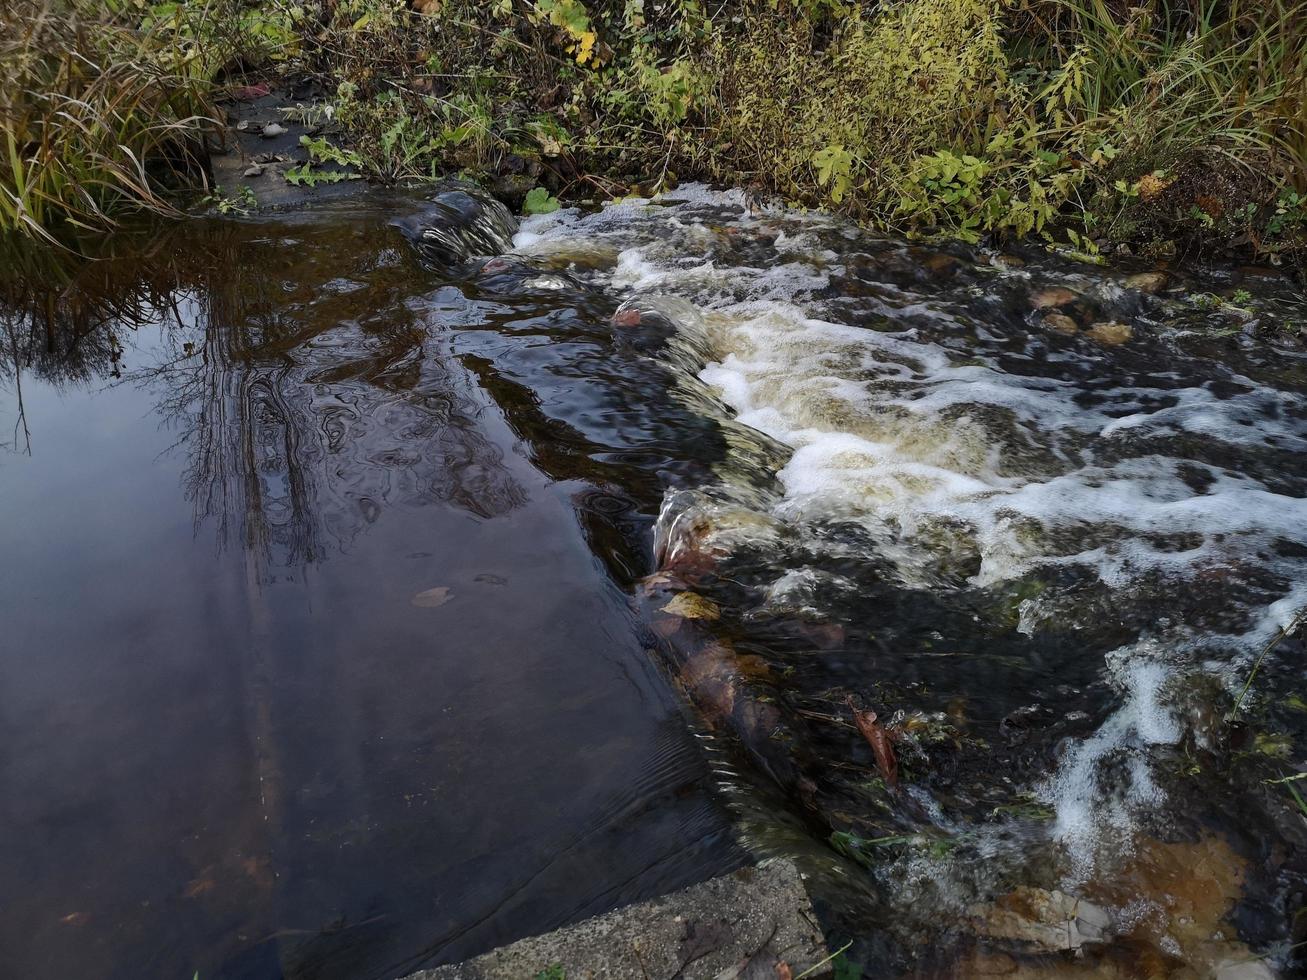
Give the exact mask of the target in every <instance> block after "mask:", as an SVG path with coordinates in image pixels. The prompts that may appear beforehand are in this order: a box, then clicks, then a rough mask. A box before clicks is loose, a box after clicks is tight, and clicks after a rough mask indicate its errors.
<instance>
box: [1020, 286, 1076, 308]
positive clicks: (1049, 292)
mask: <svg viewBox="0 0 1307 980" xmlns="http://www.w3.org/2000/svg"><path fill="white" fill-rule="evenodd" d="M1079 296H1080V294H1079V293H1077V292H1075V291H1074V290H1071V289H1067V288H1066V287H1065V286H1051V287H1049V288H1048V289H1041V290H1039V291H1038V292H1034V293H1031V294H1030V305H1031V306H1033V307H1034V308H1035V309H1037V310H1049V309H1054V308H1056V307H1059V306H1068V305H1070V304H1071V303H1074V302H1075V301H1076V300H1077V299H1079Z"/></svg>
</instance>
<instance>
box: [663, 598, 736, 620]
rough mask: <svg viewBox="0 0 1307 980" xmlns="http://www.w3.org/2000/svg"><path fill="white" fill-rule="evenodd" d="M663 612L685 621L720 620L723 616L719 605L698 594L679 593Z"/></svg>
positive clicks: (664, 607)
mask: <svg viewBox="0 0 1307 980" xmlns="http://www.w3.org/2000/svg"><path fill="white" fill-rule="evenodd" d="M661 611H662V612H665V613H671V614H672V615H673V616H681V617H684V618H685V619H720V618H721V615H722V611H721V608H720V607H719V606H718V605H717V603H715V602H713V601H712V600H711V599H705V598H704V597H703V596H701V595H699V594H698V593H696V592H680V593H677V594H676V595H675V596H673V597H672V601H671V602H669V603H667V605H665V606H663V608H662V610H661Z"/></svg>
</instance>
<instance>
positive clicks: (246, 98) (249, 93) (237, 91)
mask: <svg viewBox="0 0 1307 980" xmlns="http://www.w3.org/2000/svg"><path fill="white" fill-rule="evenodd" d="M271 91H272V89H271V88H269V87H268V83H267V82H259V84H257V85H240V86H238V87H236V88H234V89H232V90H231V97H232V98H233V99H236V100H237V101H238V102H253V101H254V100H255V99H261V98H263V97H264V96H265V95H267V94H269V93H270V92H271Z"/></svg>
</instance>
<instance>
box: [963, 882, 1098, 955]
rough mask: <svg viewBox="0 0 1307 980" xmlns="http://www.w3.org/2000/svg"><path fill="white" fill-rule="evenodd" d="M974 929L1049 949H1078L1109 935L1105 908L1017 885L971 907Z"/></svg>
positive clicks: (993, 936) (1073, 898)
mask: <svg viewBox="0 0 1307 980" xmlns="http://www.w3.org/2000/svg"><path fill="white" fill-rule="evenodd" d="M972 912H973V915H974V916H976V921H975V930H976V932H977V933H978V934H979V935H981V936H985V937H986V938H989V939H1004V940H1009V941H1011V942H1015V943H1019V944H1021V945H1023V946H1026V947H1029V948H1031V949H1035V950H1045V951H1048V952H1059V951H1070V952H1074V951H1077V950H1079V949H1080V948H1081V947H1082V946H1084V945H1085V944H1086V943H1101V942H1105V941H1106V940H1108V939H1109V938H1111V936H1112V919H1111V916H1109V915H1108V913H1107V912H1106V910H1104V909H1102V908H1101V907H1099V906H1097V905H1094V904H1093V903H1092V902H1087V901H1085V900H1084V899H1082V898H1077V897H1075V896H1074V895H1068V894H1067V893H1066V892H1062V891H1058V890H1056V889H1054V890H1053V891H1045V890H1043V889H1042V888H1029V887H1024V886H1023V887H1020V888H1017V889H1015V890H1014V891H1012V892H1010V893H1009V894H1007V895H1004V896H1003V897H1002V898H1000V899H998V900H997V901H996V902H994V903H992V904H991V905H987V906H978V907H976V908H974V909H973V910H972Z"/></svg>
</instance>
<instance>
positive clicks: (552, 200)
mask: <svg viewBox="0 0 1307 980" xmlns="http://www.w3.org/2000/svg"><path fill="white" fill-rule="evenodd" d="M558 208H559V203H558V198H556V197H554V196H553V195H552V194H550V193H549V191H547V190H546V189H545V188H543V187H533V188H531V190H529V191H527V195H526V200H525V201H523V202H522V213H523V214H549V213H550V212H551V211H557V210H558Z"/></svg>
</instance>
